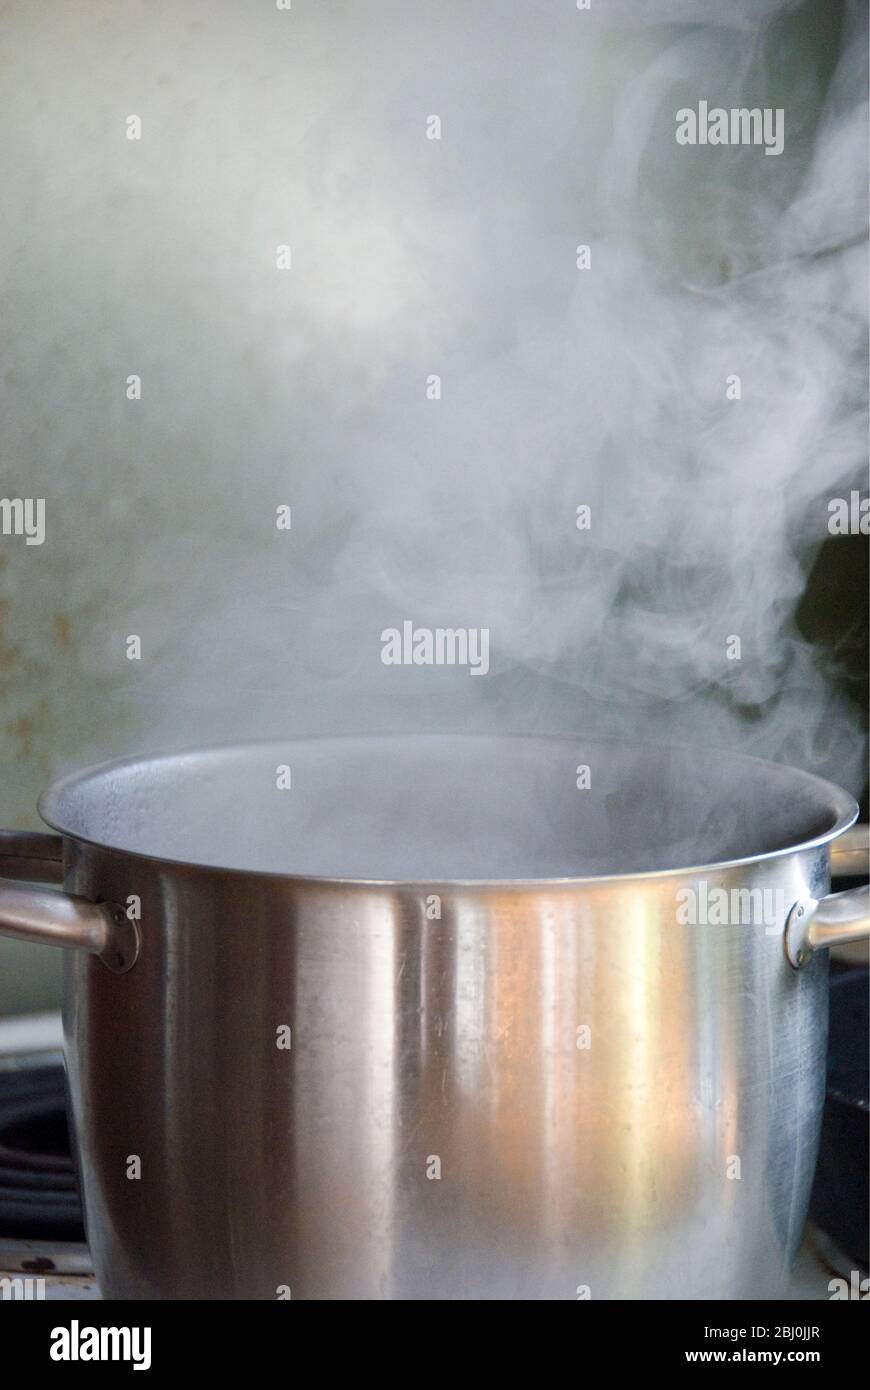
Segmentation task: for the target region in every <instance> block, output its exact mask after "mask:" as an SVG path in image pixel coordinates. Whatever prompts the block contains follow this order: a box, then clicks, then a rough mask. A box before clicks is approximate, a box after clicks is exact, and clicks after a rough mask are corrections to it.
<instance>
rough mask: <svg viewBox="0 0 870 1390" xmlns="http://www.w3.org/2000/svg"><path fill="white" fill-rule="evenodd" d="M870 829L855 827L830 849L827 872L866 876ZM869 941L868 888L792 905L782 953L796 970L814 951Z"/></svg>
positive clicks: (839, 874)
mask: <svg viewBox="0 0 870 1390" xmlns="http://www.w3.org/2000/svg"><path fill="white" fill-rule="evenodd" d="M868 854H870V826H867V825H856V826H855V827H854V828H853V829H852V830H847V831H846V833H845V834H844V835H841V836H840V838H839V840H835V841H834V844H833V845H832V846H831V869H832V871H833V873H834V874H837V875H838V876H841V877H848V876H850V875H853V874H855V875H857V874H866V873H867V872H868ZM867 937H870V886H868V885H866V884H865V885H863V886H862V887H860V888H847V889H846V891H845V892H844V893H829V894H828V896H827V897H826V898H821V899H816V898H803V899H802V900H801V901H800V902H796V903H795V904H794V906H793V907H792V909H791V911H790V912H789V914H788V917H787V918H786V922H785V953H786V956H787V957H788V962H789V964H790V965H793V966H794V968H795V969H796V970H799V969H800V967H801V966H802V965H806V963H807V961H808V960H809V959H810V957H811V956H812V955H813V953H814V952H815V951H824V950H825V949H826V947H828V946H839V945H845V944H846V942H847V941H864V940H866V939H867Z"/></svg>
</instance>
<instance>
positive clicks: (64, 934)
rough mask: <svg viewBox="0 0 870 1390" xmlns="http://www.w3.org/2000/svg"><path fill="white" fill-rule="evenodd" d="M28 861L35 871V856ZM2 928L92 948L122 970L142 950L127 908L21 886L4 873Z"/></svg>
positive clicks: (0, 883)
mask: <svg viewBox="0 0 870 1390" xmlns="http://www.w3.org/2000/svg"><path fill="white" fill-rule="evenodd" d="M7 843H8V842H7ZM11 858H12V865H11V867H12V868H13V869H14V870H15V871H16V873H18V872H21V869H20V864H21V857H20V856H16V855H12V856H11ZM25 862H26V863H27V865H28V867H27V868H26V869H25V870H24V873H26V874H30V873H32V872H33V867H32V865H33V862H34V861H30V860H25ZM47 862H50V861H47ZM0 863H2V860H0ZM4 867H5V866H4ZM0 932H2V933H3V934H4V935H6V936H15V937H18V938H19V940H21V941H36V942H41V943H42V944H43V945H48V946H65V947H67V948H69V949H74V950H79V951H87V952H89V953H90V954H91V955H95V956H97V957H99V959H100V961H101V962H102V963H103V964H104V965H106V966H107V967H108V968H109V970H112V971H114V972H116V973H119V974H120V973H123V972H124V971H125V970H129V969H130V967H131V966H132V965H134V964H135V962H136V957H137V955H138V952H139V936H138V931H137V928H136V925H135V923H134V922H130V921H128V920H127V918H126V916H125V914H124V911H123V909H122V908H120V907H117V906H112V905H111V904H109V903H106V902H88V901H87V900H85V899H82V898H79V897H76V896H75V895H73V894H69V893H56V892H51V891H49V892H46V891H45V889H42V888H34V887H26V888H19V887H17V886H16V885H15V884H12V883H8V882H6V881H4V880H2V879H0Z"/></svg>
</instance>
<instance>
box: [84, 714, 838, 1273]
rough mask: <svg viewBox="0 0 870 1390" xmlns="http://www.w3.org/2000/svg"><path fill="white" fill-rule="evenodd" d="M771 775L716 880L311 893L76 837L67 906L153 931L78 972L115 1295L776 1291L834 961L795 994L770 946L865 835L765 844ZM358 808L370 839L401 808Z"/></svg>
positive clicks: (284, 878) (791, 973) (814, 824)
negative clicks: (114, 912)
mask: <svg viewBox="0 0 870 1390" xmlns="http://www.w3.org/2000/svg"><path fill="white" fill-rule="evenodd" d="M526 742H528V741H526ZM381 751H382V750H381V749H379V750H378V755H377V758H378V766H379V767H380V766H381ZM527 751H528V749H526V752H527ZM569 752H570V757H569V759H568V761H569V762H570V759H571V758H574V759H576V750H575V749H574V748H570V749H569ZM252 756H253V755H252ZM504 756H505V757H507V756H509V751H508V750H505V751H504ZM524 756H525V753H524ZM542 756H543V754H542ZM548 756H549V754H548ZM608 756H609V757H612V756H613V752H612V749H611V750H609V751H608ZM737 761H738V762H739V761H740V760H737ZM752 766H753V768H754V769H755V770H756V771H755V775H756V776H757V778H758V779H760V781H759V785H758V786H756V787H754V788H753V789H752V796H751V798H750V800H751V803H752V805H753V806H755V808H756V816H757V819H756V822H755V823H754V824H750V825H748V826H747V828H746V834H753V833H754V834H756V836H757V838H758V841H759V845H760V848H761V850H762V853H760V855H759V856H758V857H757V858H756V859H754V860H750V861H749V862H738V863H731V864H730V865H726V866H718V867H713V868H706V869H702V870H686V871H681V870H679V869H671V870H669V871H668V872H662V873H649V874H642V873H635V874H633V875H627V876H625V875H624V876H615V877H602V878H595V877H584V878H577V879H576V880H571V879H561V880H556V879H554V880H553V881H549V882H548V881H542V880H541V879H538V878H536V877H534V876H532V879H531V880H530V881H528V882H523V881H519V880H514V881H511V882H505V883H499V882H473V881H470V882H469V881H462V882H460V881H443V880H439V879H421V880H420V881H417V882H408V881H405V882H401V881H396V882H362V881H360V882H352V881H328V880H321V881H318V880H317V879H314V878H308V879H306V878H302V877H298V876H292V875H289V874H288V875H280V874H275V873H262V872H260V873H257V872H245V871H241V870H235V871H227V870H225V869H222V868H217V867H208V866H196V865H193V864H190V863H179V862H169V861H166V860H160V859H158V858H155V857H149V856H148V855H146V854H143V853H130V852H124V851H122V850H119V849H107V848H101V847H100V846H98V845H96V844H93V843H87V842H85V841H84V840H83V839H79V838H77V837H73V836H72V835H69V834H67V835H65V837H64V854H65V885H66V889H67V891H68V892H71V893H74V894H77V895H79V897H80V898H83V899H89V900H97V899H103V900H107V901H111V902H125V903H126V902H127V901H129V898H130V895H134V896H135V898H137V899H138V900H139V902H140V903H141V923H140V927H141V936H142V950H141V955H140V958H139V960H138V962H137V963H136V965H135V968H133V969H131V970H129V971H128V972H127V973H126V974H123V975H112V974H111V973H110V972H109V971H107V970H106V969H104V967H103V966H102V964H101V963H100V961H98V960H97V959H95V958H94V957H93V956H89V955H86V954H85V953H83V952H70V953H69V955H68V957H67V986H68V987H67V990H66V1003H65V1012H64V1022H65V1032H66V1038H67V1049H68V1066H69V1073H70V1081H71V1092H72V1096H73V1112H74V1123H75V1130H76V1135H77V1141H78V1145H79V1151H80V1156H81V1171H82V1177H83V1185H84V1195H85V1206H86V1218H87V1226H88V1234H89V1240H90V1244H91V1249H92V1254H93V1257H94V1263H95V1268H96V1272H97V1275H98V1278H99V1280H100V1283H101V1286H102V1288H103V1292H104V1294H105V1295H106V1296H107V1297H110V1298H111V1297H121V1298H131V1297H168V1298H195V1297H204V1298H243V1297H247V1298H268V1299H274V1298H276V1297H286V1296H288V1291H289V1293H290V1295H291V1296H292V1297H293V1298H349V1299H381V1298H404V1299H478V1298H492V1299H502V1298H508V1299H509V1298H519V1299H572V1300H573V1299H576V1298H577V1297H578V1296H583V1293H584V1291H585V1290H586V1289H588V1290H589V1292H590V1294H591V1296H592V1297H593V1298H669V1299H670V1298H682V1299H687V1298H688V1299H691V1298H695V1297H706V1298H710V1297H713V1298H750V1297H759V1298H775V1297H779V1296H781V1295H782V1294H783V1293H784V1291H785V1289H786V1286H787V1282H788V1271H789V1267H790V1264H791V1261H792V1259H793V1257H794V1254H795V1251H796V1249H797V1246H798V1243H799V1240H800V1236H801V1230H802V1226H803V1222H804V1217H805V1212H806V1206H807V1201H808V1196H809V1189H810V1183H811V1180H812V1174H813V1168H814V1163H815V1156H816V1146H817V1140H818V1129H819V1121H820V1115H821V1107H822V1102H823V1099H824V1057H825V1036H826V1009H827V990H826V976H827V966H826V958H825V954H824V953H821V954H817V955H816V956H814V957H813V959H811V960H810V962H809V963H808V964H807V965H806V967H805V968H804V969H802V970H800V971H795V970H793V969H791V968H790V966H789V964H788V962H787V960H786V957H785V953H784V951H783V932H784V924H785V919H786V916H787V912H788V909H789V907H790V906H791V905H792V904H794V903H795V902H798V901H803V900H806V899H809V898H812V899H815V900H821V899H822V898H823V897H824V895H825V893H826V891H827V888H828V885H829V860H830V844H829V841H830V839H831V838H832V836H833V835H835V834H837V833H839V831H841V830H842V829H843V828H844V824H845V825H847V824H848V823H849V820H850V819H851V818H852V817H853V816H854V808H852V809H850V807H851V803H850V802H849V799H848V798H846V797H845V795H844V794H842V793H836V794H832V795H827V793H825V794H824V795H822V793H820V798H821V799H820V800H819V802H818V804H817V805H816V807H815V810H814V811H813V808H812V806H810V805H808V807H807V814H808V819H807V821H806V825H805V834H804V836H803V837H801V836H800V834H799V833H798V838H797V841H796V842H795V844H791V845H789V844H783V845H781V846H780V847H779V848H777V847H776V844H775V843H772V842H771V840H770V838H769V837H768V838H767V839H765V836H764V834H763V833H762V818H763V817H764V816H765V813H766V811H767V809H768V808H770V809H771V812H772V813H774V812H775V809H776V806H775V804H774V803H777V802H778V798H779V791H780V787H781V784H782V778H783V775H784V774H786V782H787V780H788V779H787V771H788V770H783V769H781V768H779V769H776V770H775V776H773V774H772V775H771V782H770V784H769V786H767V787H765V785H764V776H765V773H764V768H765V765H764V764H757V763H755V764H753V765H752ZM616 771H618V769H617V770H616ZM373 775H374V774H373ZM380 775H381V776H382V777H384V778H385V779H386V781H387V782H388V781H389V776H390V770H389V767H388V768H387V769H386V771H385V772H382V773H381V774H380ZM432 775H433V778H437V765H435V764H433V768H432ZM614 775H616V772H615V774H614ZM794 775H795V778H796V779H801V778H802V774H797V773H796V774H794ZM617 780H618V779H617ZM812 780H813V779H810V781H811V782H812ZM660 786H661V779H659V781H658V782H657V781H656V780H655V778H653V781H652V782H651V786H650V796H651V798H652V809H651V810H650V812H649V815H650V817H654V818H657V819H658V820H659V821H660V820H661V819H662V816H663V814H666V810H667V808H665V811H664V812H663V811H662V809H661V808H660V807H659V806H657V805H656V803H655V793H656V791H657V789H658V788H659V787H660ZM818 786H819V787H820V788H822V789H824V788H825V784H824V783H819V784H818ZM799 789H802V790H805V789H806V783H805V782H801V784H800V788H799ZM829 790H830V789H829ZM424 793H425V788H424V789H421V795H423V794H424ZM345 794H346V797H347V799H348V800H349V802H350V804H351V809H352V811H353V814H355V815H356V816H358V818H359V823H360V826H361V828H362V826H363V822H364V817H365V816H369V817H370V818H371V817H373V816H374V817H376V816H377V814H378V812H379V810H381V809H382V808H381V807H377V806H374V805H373V804H372V802H371V800H370V799H368V798H366V799H362V798H361V797H360V793H359V788H358V786H356V785H354V784H353V783H349V784H348V786H347V787H346V793H345ZM608 795H612V793H608ZM451 805H452V820H453V822H454V823H455V824H454V829H455V830H456V832H457V834H458V835H465V836H467V834H468V832H469V824H468V822H467V821H466V822H465V823H463V814H464V811H463V803H462V802H461V800H457V801H452V802H451ZM608 807H609V809H612V803H608ZM618 809H619V810H620V811H623V810H624V808H623V806H622V805H620V806H619V807H618ZM594 813H595V812H594V808H593V812H590V813H588V814H594ZM202 814H203V816H206V817H207V816H209V815H210V814H213V807H212V804H211V801H210V799H209V798H208V797H207V798H206V799H205V802H204V806H203V810H202ZM494 814H495V811H494ZM584 814H587V813H584ZM746 814H747V813H746V812H745V811H743V812H742V818H743V819H744V820H745V819H746ZM590 824H591V821H590ZM650 824H651V825H652V821H650ZM783 824H785V822H783ZM548 828H549V827H548ZM642 830H643V827H642V826H641V825H639V824H637V825H635V831H634V836H635V839H636V840H637V841H638V842H639V841H640V838H641V835H642ZM796 830H797V832H799V831H800V826H799V825H798V826H797V827H796ZM437 831H438V827H437V826H435V825H433V836H434V835H435V834H436V833H437ZM395 833H400V832H399V831H398V830H397V831H396V832H395ZM554 833H555V832H554ZM572 833H573V832H572ZM590 833H592V832H590ZM653 833H654V832H653V830H652V829H651V830H650V834H653ZM711 833H712V831H711ZM735 843H736V842H735ZM424 848H425V847H424ZM441 848H442V849H443V848H444V846H443V845H442V846H441ZM581 850H582V846H579V845H578V847H577V852H578V858H582V854H581ZM180 852H184V848H183V847H182V848H181V850H180ZM512 852H516V854H517V856H518V857H519V859H520V862H521V863H522V865H523V869H524V871H527V869H528V863H529V855H530V851H529V849H528V845H526V847H525V850H523V848H522V846H519V847H517V846H516V845H514V847H513V849H512ZM535 852H536V853H537V851H535ZM545 852H547V851H546V850H542V851H541V853H542V854H543V853H545ZM523 854H525V858H523V857H522V856H523ZM532 857H533V856H532ZM717 890H719V891H721V890H724V891H725V893H726V894H727V895H728V898H727V901H729V902H730V903H732V904H733V903H735V902H739V903H741V904H745V903H746V902H747V901H748V898H747V897H746V896H745V894H744V896H742V897H741V896H739V895H740V893H741V892H743V891H744V890H756V891H757V890H761V894H762V895H763V894H764V891H765V890H767V893H768V894H769V900H770V902H772V903H775V904H777V909H776V912H775V914H774V917H773V918H772V919H769V920H767V919H766V920H764V921H749V922H744V921H742V920H734V918H733V916H732V918H730V919H729V920H726V921H724V922H721V923H720V922H719V921H716V923H715V924H713V921H712V917H711V919H710V920H702V921H701V922H700V924H698V925H691V924H690V923H689V922H687V921H686V919H685V916H684V915H683V916H682V917H681V905H684V904H685V902H686V898H687V895H688V898H689V899H690V900H691V901H692V902H694V903H696V904H699V903H703V904H705V905H706V904H708V903H709V902H710V900H711V895H713V894H715V893H716V892H717ZM732 890H733V892H732ZM758 900H759V901H760V900H761V899H760V898H759V899H758ZM780 904H784V907H782V909H781V910H780V907H779V905H780ZM705 911H706V907H705ZM738 915H739V914H738ZM702 917H703V914H702ZM288 1044H289V1045H288Z"/></svg>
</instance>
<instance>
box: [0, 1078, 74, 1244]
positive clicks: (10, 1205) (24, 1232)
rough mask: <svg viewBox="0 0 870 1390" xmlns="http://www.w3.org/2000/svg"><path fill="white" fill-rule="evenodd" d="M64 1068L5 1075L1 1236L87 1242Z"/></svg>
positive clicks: (0, 1118) (1, 1082) (0, 1083)
mask: <svg viewBox="0 0 870 1390" xmlns="http://www.w3.org/2000/svg"><path fill="white" fill-rule="evenodd" d="M65 1101H66V1098H65V1092H64V1078H63V1067H59V1066H47V1067H46V1066H43V1067H34V1068H32V1069H30V1070H27V1071H4V1072H0V1236H7V1237H11V1238H12V1239H15V1240H70V1241H83V1240H84V1238H85V1233H84V1227H83V1225H82V1209H81V1202H80V1201H79V1190H78V1182H77V1180H76V1174H75V1168H74V1165H73V1160H72V1152H71V1148H70V1137H69V1129H68V1127H67V1122H66V1103H65Z"/></svg>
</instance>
